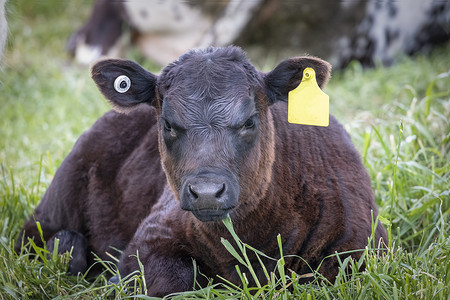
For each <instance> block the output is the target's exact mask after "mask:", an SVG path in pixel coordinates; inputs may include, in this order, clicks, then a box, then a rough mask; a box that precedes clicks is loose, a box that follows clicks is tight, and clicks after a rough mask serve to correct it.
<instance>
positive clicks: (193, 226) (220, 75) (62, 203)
mask: <svg viewBox="0 0 450 300" xmlns="http://www.w3.org/2000/svg"><path fill="white" fill-rule="evenodd" d="M307 67H310V68H313V69H314V70H315V73H316V77H317V81H318V84H319V85H320V86H321V87H323V86H324V85H325V84H326V82H327V80H328V79H329V77H330V65H329V64H328V63H326V62H325V61H323V60H320V59H318V58H313V57H297V58H291V59H287V60H285V61H283V62H281V63H280V64H279V65H278V66H277V67H276V68H275V69H274V70H273V71H271V72H268V73H262V72H259V71H257V70H256V69H255V68H254V67H253V65H252V64H250V62H249V61H248V59H247V58H246V56H245V54H244V53H243V52H242V50H241V49H239V48H236V47H227V48H207V49H204V50H192V51H190V52H188V53H186V54H185V55H183V56H181V57H180V58H179V59H178V60H177V61H175V62H173V63H172V64H170V65H168V66H167V67H166V68H165V69H164V70H163V71H162V73H161V75H159V76H156V75H154V74H152V73H150V72H148V71H146V70H144V69H143V68H141V67H140V66H139V65H137V64H136V63H134V62H131V61H126V60H105V61H101V62H98V63H97V64H96V65H95V66H94V67H93V69H92V77H93V79H94V81H95V82H96V83H97V85H98V87H99V89H100V91H101V92H102V93H103V94H104V95H105V97H106V98H107V99H108V100H109V101H110V102H111V103H112V105H113V106H114V107H115V108H116V110H117V111H119V112H125V114H123V113H117V112H114V111H111V112H108V113H107V114H105V115H104V116H103V117H102V118H100V119H99V120H98V121H97V122H96V123H95V124H94V126H92V128H91V129H90V130H88V131H87V132H86V133H84V134H83V135H82V136H81V137H80V138H79V140H78V141H77V143H76V144H75V146H74V148H73V150H72V152H71V153H70V154H69V155H68V156H67V158H66V159H65V160H64V161H63V163H62V164H61V166H60V168H59V169H58V171H57V172H56V174H55V178H54V179H53V182H52V183H51V184H50V187H49V188H48V190H47V192H46V193H45V195H44V197H43V199H42V201H41V203H40V204H39V206H38V207H37V208H36V210H35V213H34V216H33V217H32V218H31V219H30V220H29V221H28V222H27V223H26V224H25V229H24V230H25V234H26V236H30V237H35V240H38V239H39V233H38V232H37V230H36V225H35V220H37V221H40V223H41V226H42V228H43V232H44V237H45V239H50V240H51V238H52V236H53V235H55V234H57V235H58V236H59V237H60V238H63V239H64V242H63V243H62V244H64V245H65V246H64V248H66V249H67V248H68V247H69V246H70V245H73V246H74V248H75V249H74V253H76V262H75V263H73V264H72V265H70V268H71V269H70V271H71V272H76V271H79V270H80V269H83V266H85V265H89V264H90V262H89V253H90V252H93V253H95V254H97V255H99V256H100V257H101V258H103V259H107V258H108V256H107V254H106V252H110V253H111V252H112V251H113V250H112V249H113V248H112V247H114V248H117V249H119V250H123V253H122V255H121V259H120V263H119V266H118V269H119V273H120V275H121V276H123V275H126V274H130V273H131V272H133V271H135V270H138V269H139V265H138V260H137V258H136V253H137V252H138V253H139V259H140V261H141V262H142V264H143V265H144V269H145V277H146V282H147V286H148V288H149V294H151V295H159V296H161V295H165V294H168V293H171V292H175V291H184V290H189V289H192V288H193V285H194V267H193V263H192V259H195V261H196V263H197V266H198V267H199V270H200V272H202V273H203V274H206V275H208V276H215V275H220V276H222V277H224V278H226V279H227V280H229V281H231V282H233V283H235V284H238V283H239V282H240V279H239V276H238V274H237V273H236V271H235V267H234V266H235V265H236V264H238V261H237V260H236V259H235V258H234V257H233V256H232V255H231V254H230V253H228V252H227V250H226V249H225V248H224V247H223V246H222V245H221V243H220V238H221V237H225V238H227V239H229V240H230V239H231V237H230V234H229V233H228V232H227V230H226V228H225V227H224V225H223V224H222V222H221V220H222V219H223V218H225V217H226V216H228V215H229V216H230V217H231V219H232V221H233V223H234V227H235V230H236V232H237V234H238V235H239V236H240V238H241V239H242V240H243V241H244V242H246V243H248V244H250V245H252V246H254V247H256V248H257V249H259V250H261V251H262V252H264V253H265V254H267V255H268V256H271V257H275V258H276V257H279V249H278V245H277V238H276V237H277V235H278V234H281V240H282V245H283V250H284V254H286V255H293V256H292V257H290V258H287V259H286V266H287V267H288V268H290V269H292V270H295V271H296V272H298V273H299V274H303V273H310V272H311V268H312V269H316V268H318V267H319V265H320V264H321V262H322V260H323V259H324V258H325V257H326V256H329V255H332V254H334V253H335V252H344V251H349V250H355V249H363V248H364V247H365V246H366V245H367V242H368V238H369V237H370V235H371V226H372V223H373V222H374V219H372V212H373V218H376V216H377V209H376V206H375V203H374V199H373V193H372V190H371V184H370V178H369V176H368V174H367V173H366V171H365V169H364V167H363V165H362V163H361V159H360V156H359V154H358V153H357V151H356V150H355V148H354V146H353V145H352V143H351V140H350V137H349V136H348V134H347V133H346V132H345V130H344V129H343V128H342V126H341V125H340V124H339V123H338V122H337V121H336V120H335V119H334V118H333V117H332V116H330V125H329V126H328V127H314V126H306V125H293V124H289V123H288V122H287V103H286V102H287V96H288V92H289V91H290V90H293V89H294V88H295V87H297V86H298V85H299V83H300V81H301V79H302V74H303V70H304V69H305V68H307ZM377 225H378V226H377V228H376V231H375V236H374V238H375V239H376V240H377V241H378V240H379V239H380V238H383V239H384V240H387V238H386V232H385V230H384V228H383V227H382V226H381V224H377ZM61 231H63V232H62V233H61ZM75 250H76V251H75ZM80 253H81V254H82V255H80ZM83 255H84V257H87V258H86V259H87V260H88V263H86V260H85V261H82V260H81V259H80V257H83ZM352 256H354V257H359V256H360V254H359V253H358V252H355V253H353V254H352ZM251 260H252V263H253V264H254V265H255V267H256V266H258V265H259V263H258V260H257V258H256V257H251ZM265 263H266V264H267V266H268V268H269V269H271V268H273V267H274V266H275V265H274V264H275V263H274V262H273V261H269V260H268V261H265ZM337 269H338V263H337V260H336V259H331V258H329V259H325V260H324V262H323V263H322V265H321V267H320V269H319V271H320V272H321V273H322V274H323V275H324V276H325V277H326V278H328V279H329V280H334V278H335V276H336V274H337ZM257 270H258V271H257V276H258V277H259V278H260V280H264V278H265V276H264V273H263V271H262V270H260V269H257Z"/></svg>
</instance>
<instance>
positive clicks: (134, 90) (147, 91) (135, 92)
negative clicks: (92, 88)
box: [91, 59, 157, 112]
mask: <svg viewBox="0 0 450 300" xmlns="http://www.w3.org/2000/svg"><path fill="white" fill-rule="evenodd" d="M91 74H92V79H94V81H95V83H96V84H97V86H98V88H99V90H100V91H101V92H102V94H103V95H104V96H105V98H106V99H107V100H108V101H109V102H111V104H112V105H113V107H114V109H116V110H118V111H122V112H127V111H129V110H130V109H132V108H134V107H136V106H137V105H138V104H141V103H147V104H152V102H153V101H154V100H155V98H156V81H157V76H156V75H153V74H152V73H150V72H149V71H147V70H145V69H144V68H142V67H141V66H140V65H138V64H137V63H135V62H132V61H129V60H122V59H107V60H103V61H100V62H98V63H96V64H95V65H94V66H93V67H92V71H91Z"/></svg>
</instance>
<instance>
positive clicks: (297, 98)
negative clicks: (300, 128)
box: [288, 68, 330, 126]
mask: <svg viewBox="0 0 450 300" xmlns="http://www.w3.org/2000/svg"><path fill="white" fill-rule="evenodd" d="M329 106H330V104H329V97H328V95H327V94H325V93H324V92H323V91H322V90H321V89H320V87H319V86H318V85H317V81H316V72H314V69H312V68H306V69H305V70H303V78H302V81H301V82H300V84H299V85H298V86H297V87H296V88H295V89H293V90H292V91H290V92H289V94H288V121H289V123H295V124H304V125H315V126H328V124H329V121H330V108H329Z"/></svg>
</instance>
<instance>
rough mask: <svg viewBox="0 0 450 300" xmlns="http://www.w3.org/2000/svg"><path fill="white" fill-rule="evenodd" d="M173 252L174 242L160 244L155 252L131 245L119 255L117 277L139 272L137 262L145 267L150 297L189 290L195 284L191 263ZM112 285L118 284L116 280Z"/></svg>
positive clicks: (148, 248)
mask: <svg viewBox="0 0 450 300" xmlns="http://www.w3.org/2000/svg"><path fill="white" fill-rule="evenodd" d="M158 244H159V243H158ZM175 248H177V246H176V244H175V243H173V241H172V242H169V243H162V244H159V245H158V248H153V247H149V246H148V245H140V246H139V247H136V245H135V244H134V245H133V243H132V244H131V245H129V246H128V248H127V249H126V250H125V252H124V253H123V255H122V258H121V261H120V263H119V273H120V274H121V275H122V276H124V275H127V274H131V273H133V272H134V271H138V270H139V269H140V266H139V262H138V259H139V261H140V262H141V263H142V265H143V266H144V276H145V281H146V284H147V288H148V295H149V296H154V297H163V296H165V295H168V294H171V293H175V292H183V291H189V290H192V289H193V288H194V280H195V278H194V274H195V273H194V263H193V260H192V258H191V257H190V256H188V255H187V254H185V253H182V252H181V251H177V249H175ZM115 281H117V280H116V279H115V278H113V279H112V280H111V282H115Z"/></svg>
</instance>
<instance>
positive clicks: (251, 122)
mask: <svg viewBox="0 0 450 300" xmlns="http://www.w3.org/2000/svg"><path fill="white" fill-rule="evenodd" d="M253 127H255V121H254V120H253V117H252V118H250V119H248V120H247V121H245V123H244V126H243V129H252V128H253Z"/></svg>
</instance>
